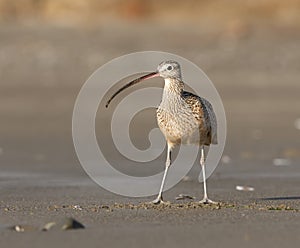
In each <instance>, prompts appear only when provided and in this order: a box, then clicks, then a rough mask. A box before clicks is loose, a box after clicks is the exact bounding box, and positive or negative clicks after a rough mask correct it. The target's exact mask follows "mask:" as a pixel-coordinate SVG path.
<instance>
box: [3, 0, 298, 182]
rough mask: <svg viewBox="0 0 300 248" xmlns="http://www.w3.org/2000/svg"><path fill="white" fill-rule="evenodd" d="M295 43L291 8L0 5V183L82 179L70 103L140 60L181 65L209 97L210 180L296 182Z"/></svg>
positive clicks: (278, 4)
mask: <svg viewBox="0 0 300 248" xmlns="http://www.w3.org/2000/svg"><path fill="white" fill-rule="evenodd" d="M299 40H300V2H299V1H297V0H285V1H282V0H228V1H221V0H213V1H211V0H210V1H208V0H201V1H199V0H197V1H196V0H185V1H171V0H161V1H154V0H128V1H121V0H98V1H97V0H0V120H1V124H0V125H1V128H0V166H1V182H2V183H3V182H4V183H5V182H6V180H8V178H18V177H17V176H16V175H17V174H18V173H19V174H18V175H19V177H21V176H22V178H24V177H25V176H26V175H29V174H30V175H32V174H34V173H36V174H39V173H54V174H55V173H59V174H61V175H64V174H68V175H70V174H71V175H72V174H82V173H83V171H82V169H81V167H80V165H79V162H78V160H77V158H76V154H75V152H74V148H73V143H72V135H71V118H72V110H73V105H74V102H75V99H76V96H77V94H78V93H79V91H80V88H81V87H82V85H83V84H84V82H85V81H86V79H87V78H88V77H89V76H90V75H91V73H92V72H93V71H94V70H96V69H97V68H98V67H100V66H101V65H103V64H104V63H106V62H108V61H109V60H111V59H113V58H115V57H118V56H121V55H124V54H127V53H131V52H135V51H143V50H158V51H165V52H171V53H175V54H177V55H180V56H183V57H185V58H187V59H189V60H191V61H192V62H194V63H195V64H197V65H198V66H199V67H200V68H202V69H203V70H204V71H205V72H206V74H207V75H208V76H209V77H210V79H211V80H212V82H213V83H214V84H215V86H216V88H217V90H218V91H219V94H220V95H221V97H222V99H223V101H224V107H225V110H226V114H227V121H228V137H227V146H226V149H225V152H224V156H223V159H222V161H221V162H220V163H221V166H219V167H218V169H217V171H216V173H215V174H214V176H215V177H222V176H224V177H226V176H227V177H229V176H233V175H238V176H245V177H246V176H247V178H249V177H251V175H252V176H255V177H259V176H276V177H286V176H289V177H299V175H300V166H299V161H300V139H299V138H300V112H299V109H300V95H299V93H300V83H299V76H300V75H299V74H300V43H299ZM99 87H101V84H99ZM162 168H163V167H162Z"/></svg>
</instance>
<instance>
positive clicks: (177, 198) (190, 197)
mask: <svg viewBox="0 0 300 248" xmlns="http://www.w3.org/2000/svg"><path fill="white" fill-rule="evenodd" d="M185 199H190V200H192V199H195V197H194V196H190V195H184V194H179V195H178V196H177V197H176V198H175V200H185Z"/></svg>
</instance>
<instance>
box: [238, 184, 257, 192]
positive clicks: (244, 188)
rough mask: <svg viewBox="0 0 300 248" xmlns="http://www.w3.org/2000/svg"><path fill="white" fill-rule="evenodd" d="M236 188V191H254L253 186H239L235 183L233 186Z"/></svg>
mask: <svg viewBox="0 0 300 248" xmlns="http://www.w3.org/2000/svg"><path fill="white" fill-rule="evenodd" d="M235 189H236V190H238V191H254V190H255V189H254V188H253V187H249V186H240V185H237V186H236V187H235Z"/></svg>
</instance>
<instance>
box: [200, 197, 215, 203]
mask: <svg viewBox="0 0 300 248" xmlns="http://www.w3.org/2000/svg"><path fill="white" fill-rule="evenodd" d="M199 203H200V204H218V202H215V201H212V200H210V199H208V198H207V197H204V198H203V199H202V200H201V201H199Z"/></svg>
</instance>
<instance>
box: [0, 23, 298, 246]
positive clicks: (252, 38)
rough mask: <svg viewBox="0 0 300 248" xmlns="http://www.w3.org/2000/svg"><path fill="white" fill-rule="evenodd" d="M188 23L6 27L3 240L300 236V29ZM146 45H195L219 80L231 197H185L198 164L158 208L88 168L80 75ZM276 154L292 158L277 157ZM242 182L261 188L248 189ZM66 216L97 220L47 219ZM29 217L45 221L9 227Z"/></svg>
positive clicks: (193, 241) (219, 187) (175, 241)
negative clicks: (77, 130) (108, 187)
mask: <svg viewBox="0 0 300 248" xmlns="http://www.w3.org/2000/svg"><path fill="white" fill-rule="evenodd" d="M180 31H182V32H179V31H178V30H168V35H169V36H168V37H169V39H170V40H173V42H170V41H168V40H165V39H162V38H159V37H160V36H161V34H163V33H165V32H166V30H165V29H164V28H163V27H162V28H161V29H157V28H156V29H154V28H152V27H151V26H148V27H143V28H141V27H137V29H135V30H133V29H132V28H131V27H126V26H124V27H123V28H122V29H121V28H117V27H115V28H114V30H113V32H112V31H111V30H110V29H108V28H105V27H102V28H99V29H96V30H75V29H70V28H54V27H43V28H42V29H41V28H40V27H38V26H33V27H25V28H19V27H17V26H5V27H1V29H0V35H1V40H0V47H1V49H2V50H1V56H0V63H1V65H0V68H1V79H0V80H1V91H0V101H1V104H0V115H1V130H0V136H1V143H0V147H1V153H0V163H1V174H0V190H1V191H0V192H1V198H0V201H1V206H0V237H1V246H2V245H3V247H7V246H13V245H14V246H18V247H40V246H44V247H53V246H56V247H59V246H61V247H62V246H63V247H82V246H84V245H85V246H92V245H101V246H109V247H119V246H120V245H122V246H125V247H126V246H130V247H141V246H143V247H153V246H154V245H155V246H160V247H182V246H187V245H188V246H191V247H196V246H197V247H199V246H204V247H218V246H222V247H240V246H242V247H253V246H255V247H282V246H288V247H292V246H297V244H298V243H299V241H300V240H299V235H298V233H299V228H300V225H299V223H300V222H299V219H300V213H299V209H300V205H299V202H300V201H299V200H300V194H299V188H300V180H299V176H300V166H299V162H300V148H299V147H300V139H299V135H300V131H299V130H298V129H297V128H296V126H295V120H296V119H297V118H299V117H300V115H299V106H300V101H299V92H300V91H299V90H300V84H299V82H298V81H299V69H300V64H299V56H300V49H299V43H298V42H297V40H298V38H299V37H298V36H299V34H298V33H297V32H294V30H285V29H283V30H264V29H262V30H256V31H255V32H254V31H251V32H250V31H249V33H247V35H246V36H243V37H238V36H237V37H228V36H226V34H224V36H220V35H216V34H214V33H211V34H207V33H201V32H200V31H195V30H186V29H183V30H180ZM137 35H138V37H136V36H137ZM132 37H136V38H132ZM187 37H188V38H189V43H188V44H187V43H186V38H187ZM70 41H72V42H70ZM136 50H165V51H168V52H172V53H176V54H179V55H181V56H183V57H186V58H187V59H190V60H192V61H193V62H195V63H196V64H197V65H199V66H200V67H201V68H202V69H203V70H204V71H205V72H206V73H207V74H208V76H209V77H210V78H211V80H212V81H213V82H214V84H215V86H216V88H217V89H218V91H219V93H220V95H221V97H222V99H223V101H224V106H225V110H226V114H227V121H228V137H227V145H226V148H225V151H224V155H226V158H227V159H226V158H225V159H224V160H223V161H221V162H220V165H219V166H218V167H217V169H216V171H215V172H214V174H213V175H212V177H210V179H209V180H208V187H209V194H210V197H211V198H212V199H213V200H217V201H219V202H221V203H222V204H221V205H220V206H217V207H216V206H205V207H203V206H199V205H197V204H195V203H189V201H188V200H185V201H177V200H175V197H176V196H178V195H179V194H180V193H184V194H189V195H192V196H195V197H196V199H195V200H193V202H196V201H197V200H200V198H201V197H202V185H201V184H199V183H198V181H197V176H198V173H199V171H197V170H198V168H197V167H195V168H193V169H192V171H191V173H190V174H189V176H190V178H191V180H190V181H187V182H180V183H179V184H178V185H176V187H174V188H172V189H171V190H169V191H167V192H166V193H165V196H164V197H165V199H166V200H168V201H170V202H171V204H170V205H167V206H165V207H158V208H156V207H155V208H153V207H149V206H148V205H143V203H144V202H148V201H150V200H151V199H152V197H148V198H126V197H121V196H118V195H115V194H113V193H110V192H108V191H105V190H103V189H102V188H100V187H99V186H97V185H96V184H95V183H93V182H92V181H91V179H89V177H88V176H87V175H86V174H85V172H84V170H83V169H82V168H81V166H80V164H79V162H78V160H77V158H76V154H75V152H74V148H73V144H72V136H71V117H72V110H73V105H74V101H75V99H76V96H77V94H78V92H79V90H80V87H81V86H82V85H83V83H84V81H85V80H86V79H87V78H88V76H89V75H90V74H91V73H92V72H93V71H94V70H95V69H96V68H97V67H99V66H101V65H102V64H104V63H105V62H107V61H109V60H110V59H112V58H114V57H116V56H120V55H123V54H126V53H129V52H132V51H136ZM99 118H100V119H101V118H105V117H99ZM276 158H284V159H286V161H287V164H281V165H280V164H279V165H278V164H277V165H276V162H275V163H274V159H276ZM161 162H162V169H163V160H162V161H161ZM237 185H241V186H251V187H254V189H255V190H254V191H253V192H245V191H237V190H236V186H237ZM65 216H72V217H74V218H75V219H77V220H78V221H80V222H81V223H83V224H84V225H85V226H86V228H85V229H82V230H71V231H49V232H41V231H39V230H38V229H40V228H41V227H42V226H43V225H44V224H46V223H47V222H51V221H56V220H59V219H61V218H64V217H65ZM21 224H23V225H29V226H32V227H35V228H33V229H34V230H28V231H26V230H25V232H24V233H17V232H15V231H12V230H9V229H7V227H8V226H12V225H21ZM36 229H37V230H36Z"/></svg>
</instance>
